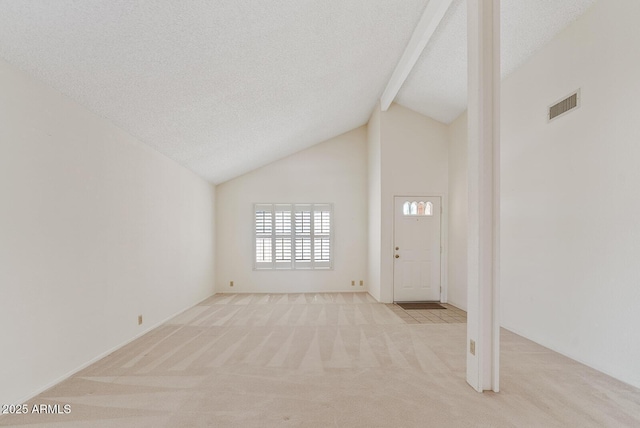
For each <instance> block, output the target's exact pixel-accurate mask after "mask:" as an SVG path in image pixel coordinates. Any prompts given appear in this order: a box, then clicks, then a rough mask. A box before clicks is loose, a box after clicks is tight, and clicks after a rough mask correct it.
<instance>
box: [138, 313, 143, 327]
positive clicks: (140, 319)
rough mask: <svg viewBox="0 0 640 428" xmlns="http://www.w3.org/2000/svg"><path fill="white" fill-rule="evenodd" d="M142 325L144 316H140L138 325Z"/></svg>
mask: <svg viewBox="0 0 640 428" xmlns="http://www.w3.org/2000/svg"><path fill="white" fill-rule="evenodd" d="M141 324H142V315H138V325H141Z"/></svg>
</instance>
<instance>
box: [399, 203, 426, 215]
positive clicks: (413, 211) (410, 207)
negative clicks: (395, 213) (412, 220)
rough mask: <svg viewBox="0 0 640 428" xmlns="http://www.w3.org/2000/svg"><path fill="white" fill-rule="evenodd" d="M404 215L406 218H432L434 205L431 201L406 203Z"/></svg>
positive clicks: (404, 204) (403, 209) (403, 205)
mask: <svg viewBox="0 0 640 428" xmlns="http://www.w3.org/2000/svg"><path fill="white" fill-rule="evenodd" d="M402 214H403V215H405V216H432V215H433V203H431V202H429V201H426V202H425V201H420V202H417V201H413V202H409V201H405V202H404V203H403V204H402Z"/></svg>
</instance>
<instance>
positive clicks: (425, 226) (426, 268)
mask: <svg viewBox="0 0 640 428" xmlns="http://www.w3.org/2000/svg"><path fill="white" fill-rule="evenodd" d="M394 206H395V211H394V219H395V220H394V223H395V228H394V252H393V257H394V259H393V260H394V267H393V268H394V269H393V299H394V301H396V302H411V301H440V253H441V247H440V245H441V244H440V217H441V211H440V206H441V205H440V197H420V198H418V197H411V198H407V197H400V196H396V197H395V204H394Z"/></svg>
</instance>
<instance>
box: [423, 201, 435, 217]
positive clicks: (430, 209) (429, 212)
mask: <svg viewBox="0 0 640 428" xmlns="http://www.w3.org/2000/svg"><path fill="white" fill-rule="evenodd" d="M424 215H433V204H432V203H431V202H427V203H426V204H424Z"/></svg>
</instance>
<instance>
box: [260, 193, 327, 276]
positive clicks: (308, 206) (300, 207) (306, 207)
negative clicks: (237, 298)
mask: <svg viewBox="0 0 640 428" xmlns="http://www.w3.org/2000/svg"><path fill="white" fill-rule="evenodd" d="M277 207H285V210H286V208H287V207H288V211H290V212H291V235H287V236H288V237H289V239H291V260H290V261H288V262H282V263H280V264H279V265H278V262H277V260H276V259H275V245H276V244H275V240H276V238H277V235H276V224H275V221H276V219H275V212H276V208H277ZM259 208H262V209H264V210H265V211H266V210H269V211H270V212H271V234H270V235H269V238H270V239H271V262H258V261H257V259H256V254H257V240H258V239H259V238H260V236H258V234H257V232H256V212H257V211H256V210H258V209H259ZM323 208H324V209H323ZM327 208H328V211H329V213H330V215H329V221H330V229H329V235H328V236H322V235H318V236H316V233H315V214H316V213H318V212H322V211H326V210H327ZM299 211H309V212H310V218H309V227H310V229H309V236H308V237H307V236H304V237H303V238H309V241H310V244H309V245H310V260H309V262H300V261H299V262H296V239H299V238H301V235H297V234H296V215H295V214H296V212H299ZM252 218H253V220H252V227H253V234H252V236H253V244H252V245H253V270H254V271H283V270H314V271H322V270H333V261H334V255H335V215H334V209H333V203H330V202H326V203H295V204H291V203H270V202H269V203H254V204H253V217H252ZM264 237H265V238H267V236H266V235H265V236H264ZM327 237H328V238H329V260H328V261H322V260H321V261H317V260H316V257H315V243H316V239H318V238H327Z"/></svg>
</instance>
